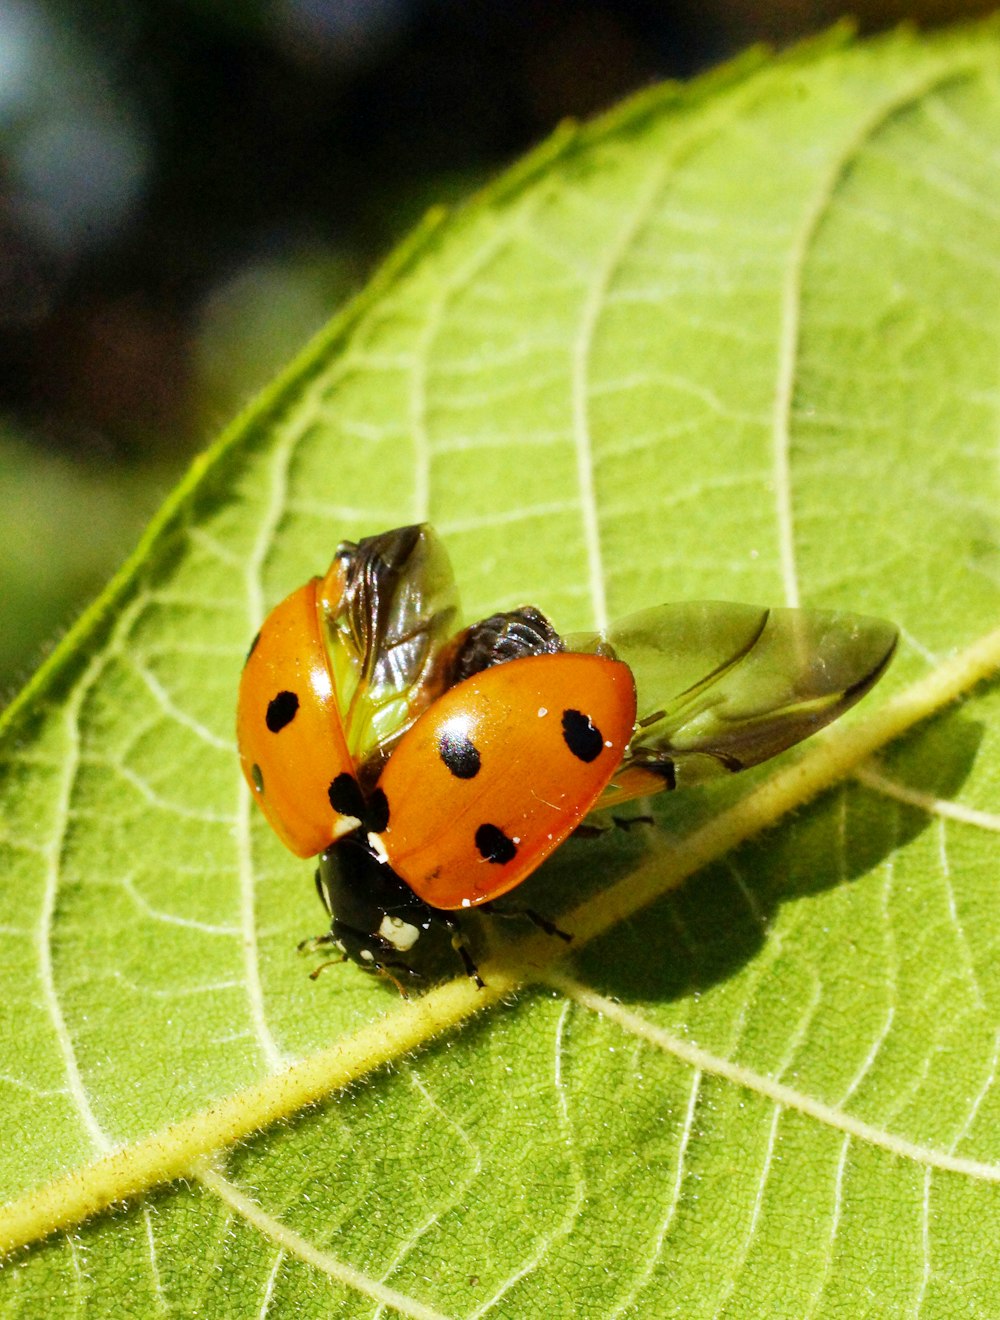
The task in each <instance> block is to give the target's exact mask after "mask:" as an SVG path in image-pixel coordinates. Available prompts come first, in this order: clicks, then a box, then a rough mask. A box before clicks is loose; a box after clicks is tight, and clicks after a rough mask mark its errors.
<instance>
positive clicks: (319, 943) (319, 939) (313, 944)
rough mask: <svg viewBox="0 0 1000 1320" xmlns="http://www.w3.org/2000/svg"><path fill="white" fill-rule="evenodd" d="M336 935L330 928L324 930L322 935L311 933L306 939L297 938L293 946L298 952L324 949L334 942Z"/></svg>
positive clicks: (313, 951) (312, 951)
mask: <svg viewBox="0 0 1000 1320" xmlns="http://www.w3.org/2000/svg"><path fill="white" fill-rule="evenodd" d="M336 943H337V937H336V936H335V935H334V933H333V931H332V930H325V931H324V932H323V934H322V935H311V936H310V937H309V938H308V939H307V940H299V942H298V944H297V945H296V946H295V947H296V949H297V950H298V952H299V953H315V952H316V950H317V949H325V948H326V946H327V945H328V944H336Z"/></svg>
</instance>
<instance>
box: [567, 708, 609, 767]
mask: <svg viewBox="0 0 1000 1320" xmlns="http://www.w3.org/2000/svg"><path fill="white" fill-rule="evenodd" d="M562 727H563V737H564V738H565V739H566V746H567V747H568V748H569V750H570V751H571V752H572V753H573V755H574V756H575V757H576V758H577V760H578V761H588V762H589V761H596V760H597V758H598V757H599V756H600V754H601V752H602V751H603V750H604V735H603V734H602V733H601V731H600V729H599V728H598V727H597V725H596V724H595V723H594V722H593V720H591V718H590V716H589V715H584V713H583V711H581V710H564V711H563V717H562Z"/></svg>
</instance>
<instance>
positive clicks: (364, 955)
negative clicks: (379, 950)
mask: <svg viewBox="0 0 1000 1320" xmlns="http://www.w3.org/2000/svg"><path fill="white" fill-rule="evenodd" d="M360 957H361V961H362V962H374V961H375V955H374V954H373V953H372V951H371V949H362V950H361V953H360Z"/></svg>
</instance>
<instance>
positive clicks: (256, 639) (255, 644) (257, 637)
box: [243, 630, 260, 664]
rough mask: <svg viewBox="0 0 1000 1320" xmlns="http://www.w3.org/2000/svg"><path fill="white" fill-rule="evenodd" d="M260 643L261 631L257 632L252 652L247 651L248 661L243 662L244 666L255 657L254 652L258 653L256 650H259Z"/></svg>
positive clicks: (251, 645) (251, 647)
mask: <svg viewBox="0 0 1000 1320" xmlns="http://www.w3.org/2000/svg"><path fill="white" fill-rule="evenodd" d="M259 641H260V631H259V630H258V632H257V636H256V637H255V638H254V639H253V641H252V642H251V643H250V650H249V651H247V658H246V660H244V661H243V663H244V664H247V662H248V661H249V659H250V657H251V656H252V655H253V653H254V651H256V649H257V643H258V642H259Z"/></svg>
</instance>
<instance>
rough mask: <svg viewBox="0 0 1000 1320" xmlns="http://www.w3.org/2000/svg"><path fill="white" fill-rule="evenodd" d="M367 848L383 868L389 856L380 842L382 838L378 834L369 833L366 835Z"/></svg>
mask: <svg viewBox="0 0 1000 1320" xmlns="http://www.w3.org/2000/svg"><path fill="white" fill-rule="evenodd" d="M368 846H369V848H371V850H372V852H373V853H374V854H375V856H376V857H377V858H378V860H379V861H380V862H381V863H382V865H383V866H385V864H386V863H387V862H388V860H389V854H388V853H387V852H386V850H385V844H384V843H383V842H382V836H381V835H380V834H373V833H370V834H369V835H368Z"/></svg>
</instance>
